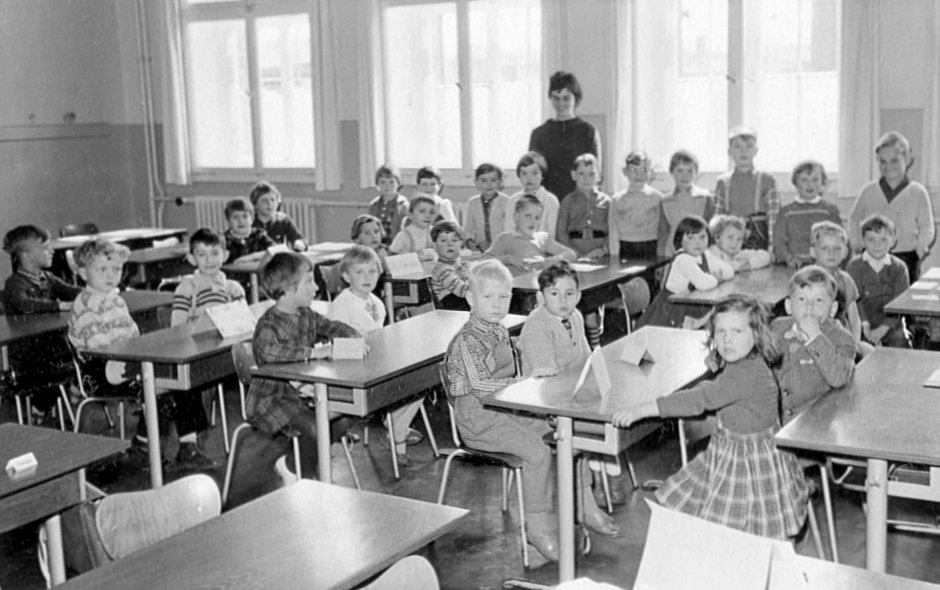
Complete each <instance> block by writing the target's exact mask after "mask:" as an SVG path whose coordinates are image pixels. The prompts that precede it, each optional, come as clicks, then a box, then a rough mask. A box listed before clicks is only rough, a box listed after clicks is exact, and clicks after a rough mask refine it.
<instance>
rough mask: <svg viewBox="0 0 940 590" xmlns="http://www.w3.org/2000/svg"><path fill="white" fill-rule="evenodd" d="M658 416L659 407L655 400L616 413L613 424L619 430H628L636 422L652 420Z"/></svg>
mask: <svg viewBox="0 0 940 590" xmlns="http://www.w3.org/2000/svg"><path fill="white" fill-rule="evenodd" d="M658 415H659V407H658V406H657V405H656V400H653V401H651V402H643V403H641V404H639V405H636V406H632V407H629V408H627V409H625V410H620V411H619V412H615V413H614V418H613V420H611V422H612V423H613V425H614V426H617V427H618V428H626V427H627V426H630V425H631V424H633V423H634V422H637V421H639V420H642V419H643V418H650V417H652V416H658Z"/></svg>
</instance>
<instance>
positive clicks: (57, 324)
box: [0, 291, 173, 346]
mask: <svg viewBox="0 0 940 590" xmlns="http://www.w3.org/2000/svg"><path fill="white" fill-rule="evenodd" d="M121 297H123V298H124V301H126V302H127V308H128V310H129V311H130V312H131V315H135V314H138V313H143V312H146V311H150V310H152V309H156V308H158V307H164V306H167V305H170V304H171V303H172V302H173V294H172V293H162V292H159V291H125V292H123V293H121ZM70 314H71V312H68V311H58V312H54V313H34V314H28V315H3V316H0V346H5V345H7V344H10V343H11V342H15V341H17V340H20V339H21V338H28V337H30V336H36V335H39V334H45V333H47V332H55V331H58V330H65V329H66V328H67V327H68V325H69V316H70Z"/></svg>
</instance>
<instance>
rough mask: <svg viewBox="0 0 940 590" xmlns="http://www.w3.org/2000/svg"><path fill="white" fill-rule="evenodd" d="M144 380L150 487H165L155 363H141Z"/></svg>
mask: <svg viewBox="0 0 940 590" xmlns="http://www.w3.org/2000/svg"><path fill="white" fill-rule="evenodd" d="M140 371H141V373H142V374H143V378H144V419H145V420H146V421H147V451H148V453H147V454H148V456H149V457H150V486H151V487H153V488H154V489H156V488H161V487H163V462H162V461H161V458H160V427H159V425H158V423H157V386H156V381H155V380H154V377H153V363H151V362H147V361H144V362H142V363H140Z"/></svg>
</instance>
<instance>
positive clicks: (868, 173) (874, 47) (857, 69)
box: [839, 0, 881, 197]
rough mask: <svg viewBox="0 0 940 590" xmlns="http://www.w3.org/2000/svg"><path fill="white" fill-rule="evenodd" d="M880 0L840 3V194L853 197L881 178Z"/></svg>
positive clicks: (856, 0) (853, 0)
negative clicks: (877, 150)
mask: <svg viewBox="0 0 940 590" xmlns="http://www.w3.org/2000/svg"><path fill="white" fill-rule="evenodd" d="M877 8H878V7H877V2H876V0H850V1H847V2H843V3H842V68H841V72H840V80H839V92H840V97H839V102H840V105H841V108H840V112H841V113H842V115H841V118H840V120H839V196H841V197H855V196H857V195H858V193H859V191H861V189H862V186H864V185H865V183H867V182H868V181H870V180H871V179H873V178H876V177H877V172H876V170H875V156H874V152H873V151H872V150H873V149H874V146H875V142H876V141H877V140H878V135H879V134H880V132H881V131H880V127H881V124H880V118H881V106H880V100H879V85H878V70H879V59H878V56H879V46H880V32H879V26H878V14H877Z"/></svg>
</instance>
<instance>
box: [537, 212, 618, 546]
mask: <svg viewBox="0 0 940 590" xmlns="http://www.w3.org/2000/svg"><path fill="white" fill-rule="evenodd" d="M567 200H568V199H567V198H566V199H565V201H567ZM563 203H564V201H563ZM579 289H580V284H579V281H578V273H577V272H575V270H574V269H573V268H572V267H571V265H570V264H568V263H567V262H564V261H562V262H556V263H555V264H553V265H551V266H549V267H548V268H546V269H545V270H543V271H542V272H541V273H539V291H538V293H536V299H537V300H538V304H539V305H538V307H536V308H535V310H534V311H533V312H532V313H530V314H529V318H528V319H527V320H526V323H525V325H524V326H523V327H522V334H521V335H520V336H519V349H520V350H519V353H520V356H521V357H522V374H523V376H529V375H531V374H533V373H534V372H535V371H536V369H538V370H540V371H543V372H546V373H550V374H555V373H558V372H560V371H564V370H565V369H569V368H572V367H576V368H578V369H580V368H581V367H582V366H584V362H585V361H586V360H587V358H588V356H590V354H591V348H590V346H589V345H588V341H587V338H585V336H584V318H583V317H582V316H581V312H580V311H578V302H579V301H580V300H581V291H580V290H579ZM578 426H579V422H575V426H574V428H575V430H576V431H577V430H578ZM591 457H592V459H594V460H593V461H591V463H592V464H594V463H596V462H600V463H601V465H602V466H604V467H605V468H607V471H608V473H611V472H613V473H615V474H616V475H618V476H619V475H620V470H619V465H618V464H617V462H616V460H615V459H613V458H611V457H608V456H604V455H594V454H592V455H591ZM593 467H594V466H593V465H592V468H593ZM585 475H587V474H586V473H585ZM601 477H602V476H601V475H600V473H597V474H595V476H594V488H595V489H599V488H600V487H601V486H602V482H603V480H602V479H601ZM583 481H584V482H585V483H586V482H588V481H589V479H588V477H585V478H584V480H583ZM610 484H611V486H610V496H611V500H612V501H613V502H615V503H617V504H623V503H624V502H626V494H625V493H624V490H623V486H622V482H621V481H620V480H619V479H612V480H611V481H610ZM590 497H591V496H590V494H585V496H584V498H585V505H586V506H587V508H588V514H589V519H588V522H589V526H592V525H591V524H590V523H591V522H592V521H593V522H594V523H595V525H597V528H601V529H605V530H608V531H612V530H616V526H613V522H609V524H610V527H607V526H603V525H606V524H608V519H607V517H606V515H604V514H603V513H599V514H594V510H595V509H597V503H596V502H592V501H590V500H588V498H590ZM595 497H596V496H595ZM601 497H603V496H602V494H601ZM592 528H595V527H594V526H592ZM618 532H619V531H618ZM601 534H607V533H605V532H601Z"/></svg>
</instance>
